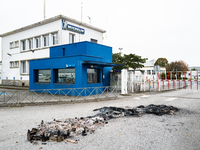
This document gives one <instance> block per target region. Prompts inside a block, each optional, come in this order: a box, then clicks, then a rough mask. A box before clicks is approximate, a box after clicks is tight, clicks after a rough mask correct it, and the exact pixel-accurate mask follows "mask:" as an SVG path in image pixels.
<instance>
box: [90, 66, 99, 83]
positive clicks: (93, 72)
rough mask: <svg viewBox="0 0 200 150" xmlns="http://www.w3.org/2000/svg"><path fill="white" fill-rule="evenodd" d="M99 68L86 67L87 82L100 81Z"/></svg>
mask: <svg viewBox="0 0 200 150" xmlns="http://www.w3.org/2000/svg"><path fill="white" fill-rule="evenodd" d="M99 77H100V70H99V69H92V68H88V69H87V83H88V84H90V83H100V79H99Z"/></svg>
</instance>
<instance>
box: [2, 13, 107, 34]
mask: <svg viewBox="0 0 200 150" xmlns="http://www.w3.org/2000/svg"><path fill="white" fill-rule="evenodd" d="M59 19H65V20H67V21H70V22H72V23H75V24H78V25H81V26H83V27H87V28H90V29H93V30H95V31H98V32H102V33H105V32H106V31H105V30H103V29H100V28H97V27H94V26H92V25H89V24H86V23H83V22H81V21H78V20H76V19H72V18H70V17H67V16H64V15H58V16H55V17H52V18H49V19H45V20H43V21H40V22H37V23H34V24H31V25H28V26H25V27H22V28H19V29H16V30H13V31H10V32H7V33H3V34H0V37H5V36H8V35H11V34H15V33H18V32H22V31H25V30H28V29H32V28H35V27H38V26H41V25H45V24H48V23H51V22H54V21H57V20H59Z"/></svg>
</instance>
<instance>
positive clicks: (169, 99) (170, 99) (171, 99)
mask: <svg viewBox="0 0 200 150" xmlns="http://www.w3.org/2000/svg"><path fill="white" fill-rule="evenodd" d="M175 99H177V98H168V99H166V100H165V101H173V100H175Z"/></svg>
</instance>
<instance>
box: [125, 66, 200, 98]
mask: <svg viewBox="0 0 200 150" xmlns="http://www.w3.org/2000/svg"><path fill="white" fill-rule="evenodd" d="M121 78H122V80H121V88H122V89H123V90H122V91H121V94H128V93H133V92H141V91H164V90H173V89H188V90H198V89H199V85H200V72H199V71H187V72H182V71H175V72H167V73H166V74H165V73H159V72H157V73H155V74H153V75H147V74H143V75H142V74H141V75H135V74H134V72H133V71H126V70H125V69H123V70H122V72H121ZM123 78H127V80H124V79H123Z"/></svg>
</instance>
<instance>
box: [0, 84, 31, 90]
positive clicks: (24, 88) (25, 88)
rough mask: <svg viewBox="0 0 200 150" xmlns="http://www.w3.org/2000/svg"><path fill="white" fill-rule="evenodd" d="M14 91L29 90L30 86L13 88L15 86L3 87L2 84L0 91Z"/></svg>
mask: <svg viewBox="0 0 200 150" xmlns="http://www.w3.org/2000/svg"><path fill="white" fill-rule="evenodd" d="M2 89H12V90H29V86H13V85H2V84H0V90H2Z"/></svg>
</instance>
